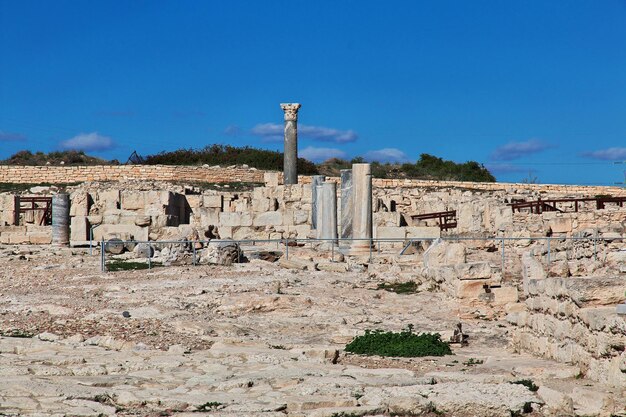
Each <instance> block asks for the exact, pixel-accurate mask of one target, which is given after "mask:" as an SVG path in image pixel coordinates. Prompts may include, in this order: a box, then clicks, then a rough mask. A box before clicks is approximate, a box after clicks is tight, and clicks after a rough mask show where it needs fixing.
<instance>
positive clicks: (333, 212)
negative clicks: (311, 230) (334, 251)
mask: <svg viewBox="0 0 626 417" xmlns="http://www.w3.org/2000/svg"><path fill="white" fill-rule="evenodd" d="M320 189H321V200H322V201H321V203H322V204H321V210H320V212H321V216H319V215H318V219H320V220H321V223H318V225H317V228H318V229H321V236H320V237H321V238H322V239H332V240H331V241H324V246H330V245H336V244H337V184H336V183H334V182H332V181H329V182H325V183H323V184H322V185H321V186H320ZM320 189H318V191H320Z"/></svg>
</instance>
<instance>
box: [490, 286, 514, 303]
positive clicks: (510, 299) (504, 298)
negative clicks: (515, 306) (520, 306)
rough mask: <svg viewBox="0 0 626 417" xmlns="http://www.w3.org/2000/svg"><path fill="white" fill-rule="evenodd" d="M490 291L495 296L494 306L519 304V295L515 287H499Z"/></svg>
mask: <svg viewBox="0 0 626 417" xmlns="http://www.w3.org/2000/svg"><path fill="white" fill-rule="evenodd" d="M490 291H491V292H492V293H493V295H494V299H493V304H494V305H506V304H510V303H517V302H518V301H519V294H518V291H517V288H515V287H499V288H491V289H490Z"/></svg>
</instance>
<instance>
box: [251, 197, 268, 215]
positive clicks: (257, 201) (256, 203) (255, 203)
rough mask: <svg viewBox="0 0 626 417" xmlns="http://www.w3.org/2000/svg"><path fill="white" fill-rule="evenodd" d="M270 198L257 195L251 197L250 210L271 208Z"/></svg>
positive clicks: (261, 211)
mask: <svg viewBox="0 0 626 417" xmlns="http://www.w3.org/2000/svg"><path fill="white" fill-rule="evenodd" d="M271 203H272V200H271V199H269V198H266V197H259V198H253V199H252V211H255V212H260V213H263V212H266V211H271V210H272V204H271Z"/></svg>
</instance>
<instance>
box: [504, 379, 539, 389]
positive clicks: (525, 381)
mask: <svg viewBox="0 0 626 417" xmlns="http://www.w3.org/2000/svg"><path fill="white" fill-rule="evenodd" d="M511 384H519V385H523V386H525V387H526V388H528V389H529V390H531V391H532V392H535V391H537V390H538V389H539V386H537V385H535V383H534V382H533V381H532V380H530V379H520V380H519V381H511Z"/></svg>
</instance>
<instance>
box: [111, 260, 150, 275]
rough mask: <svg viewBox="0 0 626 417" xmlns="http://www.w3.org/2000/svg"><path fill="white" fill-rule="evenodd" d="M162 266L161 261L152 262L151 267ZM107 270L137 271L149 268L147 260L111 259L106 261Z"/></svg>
mask: <svg viewBox="0 0 626 417" xmlns="http://www.w3.org/2000/svg"><path fill="white" fill-rule="evenodd" d="M157 266H162V265H161V264H160V263H159V262H152V264H151V268H154V267H157ZM106 268H107V271H110V272H116V271H136V270H138V269H148V263H147V262H126V261H109V262H107V263H106Z"/></svg>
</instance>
